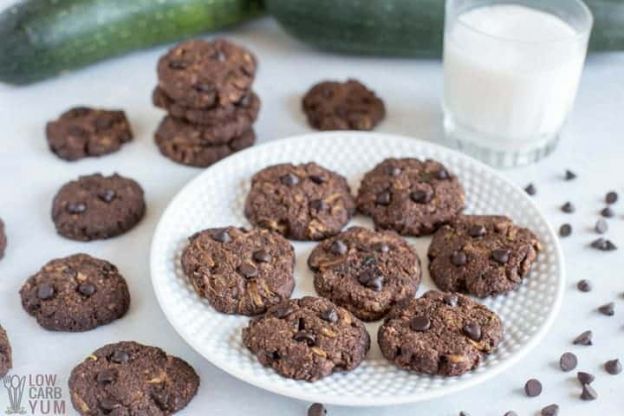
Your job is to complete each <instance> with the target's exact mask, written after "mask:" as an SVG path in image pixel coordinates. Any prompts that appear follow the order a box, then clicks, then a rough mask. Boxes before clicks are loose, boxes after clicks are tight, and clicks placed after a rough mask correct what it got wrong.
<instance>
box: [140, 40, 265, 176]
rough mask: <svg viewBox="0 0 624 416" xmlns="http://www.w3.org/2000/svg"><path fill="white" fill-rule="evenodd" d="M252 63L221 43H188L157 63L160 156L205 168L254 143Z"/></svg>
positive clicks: (252, 59)
mask: <svg viewBox="0 0 624 416" xmlns="http://www.w3.org/2000/svg"><path fill="white" fill-rule="evenodd" d="M255 73H256V59H255V57H254V56H253V54H252V53H251V52H249V51H248V50H246V49H245V48H242V47H240V46H238V45H235V44H233V43H231V42H228V41H227V40H224V39H217V40H214V41H211V42H209V41H205V40H200V39H195V40H189V41H186V42H183V43H180V44H179V45H177V46H175V47H174V48H172V49H171V50H169V52H167V54H165V55H164V56H163V57H161V58H160V60H159V61H158V86H157V87H156V89H155V90H154V92H153V95H152V100H153V102H154V105H156V106H157V107H160V108H163V109H165V110H166V111H167V112H168V115H167V116H165V118H164V119H163V120H162V122H161V123H160V126H159V127H158V130H157V131H156V134H155V139H156V144H157V145H158V148H159V149H160V152H161V153H162V154H163V155H164V156H166V157H168V158H169V159H171V160H173V161H175V162H177V163H182V164H184V165H189V166H198V167H206V166H210V165H211V164H213V163H215V162H217V161H218V160H220V159H223V158H224V157H226V156H229V155H230V154H232V153H234V152H236V151H238V150H241V149H244V148H246V147H249V146H251V145H253V143H254V141H255V138H256V136H255V133H254V131H253V128H252V125H253V123H254V121H255V120H256V117H257V116H258V111H259V110H260V99H259V98H258V96H257V95H256V94H255V93H254V92H253V91H252V90H251V85H252V83H253V81H254V77H255Z"/></svg>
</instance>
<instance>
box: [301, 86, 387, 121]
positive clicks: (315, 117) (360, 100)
mask: <svg viewBox="0 0 624 416" xmlns="http://www.w3.org/2000/svg"><path fill="white" fill-rule="evenodd" d="M303 111H304V112H305V113H306V115H307V117H308V122H309V123H310V125H311V126H312V127H314V128H315V129H318V130H372V129H373V128H374V127H375V126H376V125H377V124H378V123H379V122H380V121H381V120H383V118H384V117H385V115H386V109H385V106H384V103H383V101H382V100H381V99H380V98H378V97H377V96H376V95H375V93H374V92H373V91H371V90H369V89H368V88H366V86H365V85H363V84H362V83H361V82H359V81H356V80H353V79H350V80H348V81H347V82H334V81H325V82H321V83H318V84H316V85H314V86H313V87H312V88H311V89H310V91H308V93H307V94H306V95H305V97H303Z"/></svg>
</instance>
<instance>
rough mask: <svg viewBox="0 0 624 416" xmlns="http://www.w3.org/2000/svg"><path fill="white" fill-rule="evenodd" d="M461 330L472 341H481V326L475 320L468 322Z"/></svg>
mask: <svg viewBox="0 0 624 416" xmlns="http://www.w3.org/2000/svg"><path fill="white" fill-rule="evenodd" d="M462 332H463V333H464V335H466V336H467V337H468V338H470V339H471V340H473V341H481V326H480V325H479V324H478V323H476V322H469V323H467V324H465V325H464V326H463V327H462Z"/></svg>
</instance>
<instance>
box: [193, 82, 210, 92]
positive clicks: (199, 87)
mask: <svg viewBox="0 0 624 416" xmlns="http://www.w3.org/2000/svg"><path fill="white" fill-rule="evenodd" d="M193 89H194V90H195V91H197V92H214V91H215V88H214V86H212V85H211V84H207V83H203V82H199V83H197V84H195V85H193Z"/></svg>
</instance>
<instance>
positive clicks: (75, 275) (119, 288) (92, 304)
mask: <svg viewBox="0 0 624 416" xmlns="http://www.w3.org/2000/svg"><path fill="white" fill-rule="evenodd" d="M20 296H21V298H22V306H23V307H24V310H25V311H26V312H28V313H29V314H30V315H32V316H33V317H35V318H36V319H37V322H38V323H39V325H41V326H42V327H43V328H45V329H48V330H51V331H70V332H81V331H88V330H90V329H93V328H96V327H98V326H101V325H106V324H108V323H111V322H113V321H114V320H116V319H119V318H121V317H122V316H124V315H125V314H126V312H127V311H128V308H129V306H130V293H129V292H128V286H127V284H126V281H125V279H124V278H123V277H122V276H121V274H119V271H118V270H117V267H115V266H114V265H112V264H111V263H109V262H107V261H106V260H101V259H97V258H95V257H91V256H89V255H88V254H74V255H72V256H69V257H64V258H60V259H55V260H51V261H50V262H48V263H47V264H46V265H45V266H43V267H42V268H41V270H39V271H38V272H37V273H36V274H35V275H33V276H31V277H30V278H29V279H28V280H26V282H25V283H24V285H23V286H22V288H21V289H20Z"/></svg>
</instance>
